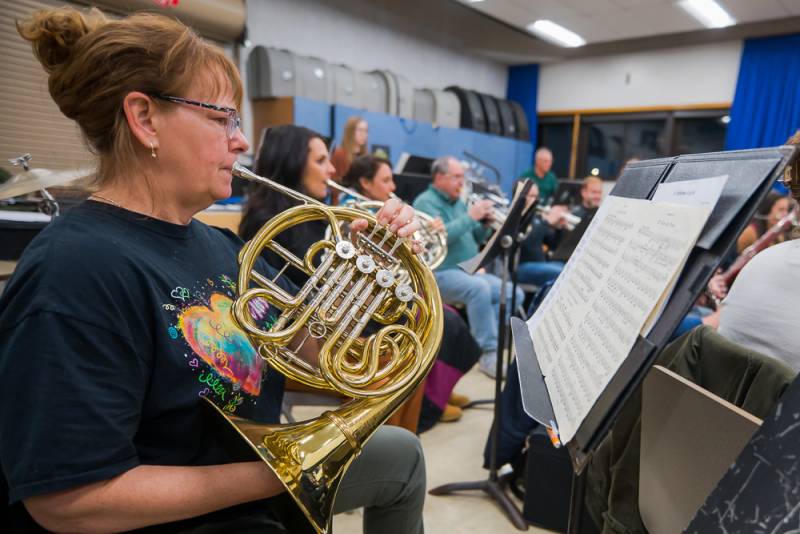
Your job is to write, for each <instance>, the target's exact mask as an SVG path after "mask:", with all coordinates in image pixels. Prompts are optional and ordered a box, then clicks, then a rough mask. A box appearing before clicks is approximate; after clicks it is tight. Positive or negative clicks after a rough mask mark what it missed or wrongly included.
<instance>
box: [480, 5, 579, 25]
mask: <svg viewBox="0 0 800 534" xmlns="http://www.w3.org/2000/svg"><path fill="white" fill-rule="evenodd" d="M492 1H503V2H512V3H514V4H516V5H517V6H519V7H520V8H522V9H524V10H525V11H526V12H530V13H531V15H532V16H533V17H534V19H533V20H536V19H540V18H543V19H549V20H552V21H553V22H558V19H560V18H565V17H574V16H577V15H580V13H578V12H577V11H575V10H574V9H573V8H572V6H570V5H569V4H568V3H567V2H562V1H560V0H536V1H535V2H534V1H532V0H492ZM559 24H560V23H559ZM523 26H524V24H523Z"/></svg>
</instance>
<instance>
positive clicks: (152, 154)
mask: <svg viewBox="0 0 800 534" xmlns="http://www.w3.org/2000/svg"><path fill="white" fill-rule="evenodd" d="M150 155H151V156H153V157H154V158H155V157H156V147H154V146H153V142H152V141H150Z"/></svg>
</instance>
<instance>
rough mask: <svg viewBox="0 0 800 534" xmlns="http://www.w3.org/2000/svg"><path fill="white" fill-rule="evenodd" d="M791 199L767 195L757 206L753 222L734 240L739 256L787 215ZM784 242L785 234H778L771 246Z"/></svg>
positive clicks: (779, 195)
mask: <svg viewBox="0 0 800 534" xmlns="http://www.w3.org/2000/svg"><path fill="white" fill-rule="evenodd" d="M792 207H793V206H792V199H790V198H789V197H787V196H784V195H781V194H780V193H778V192H776V191H773V192H771V193H770V194H769V195H767V198H766V200H764V202H763V203H762V204H761V206H759V209H758V214H757V215H756V217H754V218H753V221H752V222H751V223H750V224H749V225H748V226H747V228H745V230H744V232H742V234H741V235H740V236H739V239H737V240H736V252H738V253H739V254H741V253H742V252H743V251H744V249H746V248H747V247H749V246H750V245H752V244H753V243H755V242H756V240H757V239H758V238H759V237H761V236H762V235H764V233H765V232H766V231H767V230H769V229H770V228H772V227H773V226H775V225H776V224H778V221H780V220H781V219H783V218H784V217H786V215H788V213H789V210H790V209H791V208H792ZM785 240H786V234H785V232H779V233H778V234H777V235H776V236H775V238H774V239H773V241H772V244H775V243H781V242H783V241H785Z"/></svg>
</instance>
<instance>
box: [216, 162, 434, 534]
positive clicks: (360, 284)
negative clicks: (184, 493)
mask: <svg viewBox="0 0 800 534" xmlns="http://www.w3.org/2000/svg"><path fill="white" fill-rule="evenodd" d="M232 174H233V176H236V177H238V178H243V179H245V180H249V181H254V182H258V183H260V184H263V185H266V186H267V187H270V188H272V189H274V190H276V191H279V192H281V193H283V194H285V195H287V196H289V197H291V198H293V199H295V200H298V201H300V203H301V204H300V205H298V206H294V207H291V208H289V209H286V210H284V211H283V212H281V213H279V214H278V215H276V216H275V217H273V218H272V219H270V220H269V221H267V223H266V224H265V225H264V226H263V227H262V228H261V229H260V230H259V231H258V233H256V235H255V237H253V239H251V240H250V241H248V242H247V243H246V244H245V245H244V246H243V247H242V250H241V252H240V254H239V259H238V261H239V274H238V278H237V291H236V298H235V300H234V302H233V305H232V307H231V312H232V317H233V319H234V322H235V323H236V324H237V326H239V328H241V330H242V331H243V332H244V333H245V334H246V335H247V337H248V339H249V340H250V342H251V343H252V344H253V347H254V348H255V349H256V352H257V353H258V355H259V356H260V357H261V358H262V359H264V360H265V361H266V363H267V364H268V365H269V366H270V367H271V368H273V369H275V370H277V371H279V372H280V373H282V374H283V375H285V376H287V377H288V378H292V379H293V380H295V381H297V382H300V383H302V384H305V385H307V386H311V387H313V388H318V389H322V390H328V391H336V392H338V393H340V394H342V395H344V396H347V397H350V398H352V400H351V401H349V402H347V403H346V404H344V405H342V406H341V407H339V408H337V409H335V410H331V411H326V412H324V413H323V414H322V415H320V416H319V417H317V418H314V419H309V420H307V421H303V422H300V423H295V424H289V425H264V424H260V423H257V422H254V421H248V420H245V419H242V418H240V417H236V416H234V415H231V414H230V413H227V412H225V411H224V410H223V409H221V408H220V407H218V406H217V405H216V404H214V403H213V401H211V400H209V399H206V400H205V403H206V404H205V406H207V407H208V408H209V410H210V411H211V413H212V414H214V415H215V416H216V419H214V421H217V422H219V423H223V424H221V425H220V427H221V429H222V432H223V434H222V437H223V439H225V438H227V439H228V440H230V441H229V443H230V450H231V453H232V454H233V455H234V457H235V458H236V459H237V460H248V459H253V458H254V457H255V458H256V459H259V458H260V459H261V460H262V461H264V462H265V463H266V464H267V466H269V468H270V469H271V470H272V471H273V472H274V473H275V475H276V476H277V477H278V478H279V479H280V480H281V482H282V483H283V485H284V486H285V487H286V490H287V493H288V495H289V496H290V497H291V498H292V499H293V500H294V503H295V504H296V505H297V507H298V508H299V510H300V511H301V512H302V515H303V516H304V517H303V522H304V529H308V528H309V527H310V528H312V529H313V531H314V532H316V533H320V534H321V533H327V532H329V531H330V528H331V519H332V516H333V513H332V511H333V502H334V499H335V496H336V492H337V489H338V487H339V483H340V482H341V480H342V477H343V476H344V473H345V471H346V470H347V468H348V466H349V465H350V463H351V462H352V461H353V459H354V458H355V457H356V455H358V453H359V452H360V450H361V448H362V447H363V445H364V443H365V442H366V441H367V440H368V439H369V437H370V436H371V435H372V434H373V433H374V432H375V431H376V430H377V429H378V427H380V425H382V424H383V423H384V421H386V419H388V418H389V416H390V415H391V414H392V413H393V412H394V411H395V410H396V409H397V407H398V406H399V405H400V404H401V403H402V402H403V401H404V400H405V399H406V398H408V396H409V395H411V394H412V393H413V392H414V390H415V389H416V388H417V387H418V386H419V385H420V383H421V382H422V381H423V380H424V378H425V376H426V375H427V373H428V371H429V370H430V368H431V366H432V365H433V361H434V358H435V356H436V352H437V351H438V348H439V344H440V342H441V338H442V329H443V317H442V302H441V297H440V296H439V290H438V288H437V286H436V279H435V278H434V277H433V273H432V272H431V270H430V269H429V268H428V267H427V266H426V265H425V264H423V263H422V262H421V261H420V260H419V259H418V258H417V257H416V256H415V255H414V254H413V252H412V251H411V248H410V247H409V246H408V244H407V242H406V240H405V239H403V238H399V237H397V236H396V235H395V234H393V233H391V232H389V230H388V228H386V227H385V226H382V225H380V224H378V222H377V220H376V219H375V217H373V216H372V215H371V214H369V213H366V212H363V211H359V210H355V209H352V208H347V207H330V206H326V205H325V204H323V203H321V202H319V201H316V200H314V199H312V198H309V197H306V196H305V195H302V194H300V193H298V192H297V191H294V190H292V189H290V188H288V187H285V186H283V185H281V184H278V183H276V182H274V181H272V180H269V179H267V178H264V177H261V176H258V175H256V174H254V173H252V172H250V171H249V170H247V169H245V168H244V167H241V166H240V165H238V164H235V165H234V166H233V169H232ZM355 219H366V220H367V229H366V230H365V231H364V232H362V233H358V234H354V235H351V236H350V239H346V238H345V237H344V236H343V235H342V232H341V226H342V224H343V223H351V222H352V221H354V220H355ZM314 220H321V221H324V222H325V223H327V225H328V226H329V230H330V234H331V238H330V239H323V240H321V241H318V242H316V243H314V244H313V245H312V246H311V247H309V249H308V250H307V251H306V253H305V255H304V257H303V258H300V257H297V256H295V255H294V254H292V253H291V252H290V251H288V250H287V249H286V248H285V247H282V246H281V245H280V244H278V242H277V241H276V240H275V238H276V236H278V235H279V234H280V233H281V232H283V231H285V230H287V229H290V228H292V227H293V226H295V225H298V224H302V223H304V222H308V221H314ZM266 248H269V249H270V250H272V251H273V252H275V253H276V254H277V255H278V256H280V257H281V258H283V259H284V260H286V266H288V265H292V266H294V267H296V268H297V269H300V270H302V271H304V272H305V273H306V274H307V275H308V276H309V278H308V281H307V282H306V283H305V284H304V285H303V287H302V288H300V289H299V291H298V292H297V294H295V295H292V294H289V293H288V292H287V291H286V290H285V289H284V288H283V287H282V286H281V285H279V284H278V283H276V279H277V277H278V276H280V274H281V273H282V272H283V270H281V271H279V272H278V274H277V275H276V276H275V277H273V278H270V277H267V276H265V275H263V274H260V273H258V272H257V271H255V266H256V265H257V262H258V260H259V258H260V257H261V255H262V252H263V251H264V250H265V249H266ZM318 257H319V259H320V261H319V262H317V261H315V260H316V259H317V258H318ZM286 266H284V269H285V268H286ZM398 266H399V267H400V268H402V269H403V270H404V271H405V272H406V273H407V274H408V281H407V282H401V281H399V280H398V279H397V278H396V277H395V276H394V275H393V274H392V271H393V270H394V269H396V268H398ZM264 300H266V301H267V303H268V304H269V305H270V306H274V307H275V308H277V309H279V310H280V311H281V313H280V316H279V317H278V319H277V321H275V322H274V323H272V324H270V325H264V324H262V323H260V322H259V321H258V319H257V318H256V317H255V314H253V313H252V312H251V305H263V304H262V303H263V301H264ZM256 301H261V302H256ZM368 323H372V324H375V325H378V326H379V327H380V328H379V329H378V330H377V331H376V332H374V333H372V334H370V335H366V333H365V331H364V329H365V327H366V326H367V324H368ZM362 334H365V335H364V337H362ZM309 340H311V342H312V343H317V344H318V345H319V353H318V360H319V363H318V365H312V364H311V363H309V362H307V361H306V360H305V359H303V358H301V356H300V351H301V348H302V346H303V345H304V344H305V343H306V342H307V341H309ZM298 344H299V346H298ZM242 444H244V445H246V446H245V447H242V446H241V445H242ZM387 461H391V459H387ZM294 531H296V530H293V532H294ZM303 531H304V532H305V531H306V530H303Z"/></svg>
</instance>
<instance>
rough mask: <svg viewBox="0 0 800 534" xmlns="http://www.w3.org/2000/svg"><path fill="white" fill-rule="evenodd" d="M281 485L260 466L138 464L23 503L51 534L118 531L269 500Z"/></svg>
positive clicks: (239, 464) (268, 471) (250, 463)
mask: <svg viewBox="0 0 800 534" xmlns="http://www.w3.org/2000/svg"><path fill="white" fill-rule="evenodd" d="M281 491H283V485H282V484H281V482H280V481H279V480H278V479H277V478H276V477H275V475H274V474H273V473H272V471H271V470H270V469H269V468H268V467H267V466H266V465H264V464H263V463H262V462H246V463H235V464H227V465H213V466H193V467H173V466H153V465H140V466H138V467H135V468H133V469H131V470H129V471H126V472H125V473H122V474H121V475H119V476H116V477H114V478H112V479H110V480H105V481H102V482H96V483H93V484H87V485H85V486H80V487H77V488H73V489H69V490H65V491H60V492H56V493H51V494H47V495H41V496H37V497H31V498H29V499H25V500H24V503H25V507H26V508H27V509H28V512H29V513H30V514H31V516H32V517H33V518H34V519H35V520H36V521H37V522H38V523H40V524H41V525H42V526H43V527H45V528H47V529H49V530H52V531H54V532H119V531H125V530H131V529H134V528H141V527H145V526H149V525H156V524H160V523H168V522H170V521H178V520H181V519H187V518H190V517H196V516H199V515H203V514H207V513H210V512H213V511H216V510H220V509H223V508H227V507H229V506H234V505H237V504H242V503H246V502H250V501H255V500H259V499H265V498H267V497H271V496H273V495H276V494H278V493H280V492H281Z"/></svg>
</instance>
